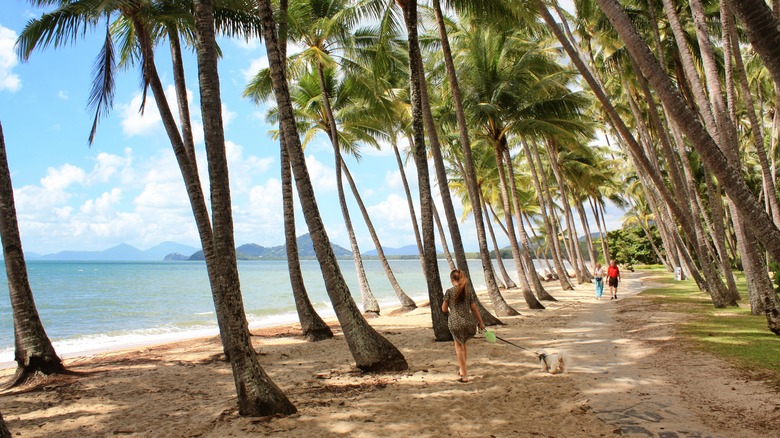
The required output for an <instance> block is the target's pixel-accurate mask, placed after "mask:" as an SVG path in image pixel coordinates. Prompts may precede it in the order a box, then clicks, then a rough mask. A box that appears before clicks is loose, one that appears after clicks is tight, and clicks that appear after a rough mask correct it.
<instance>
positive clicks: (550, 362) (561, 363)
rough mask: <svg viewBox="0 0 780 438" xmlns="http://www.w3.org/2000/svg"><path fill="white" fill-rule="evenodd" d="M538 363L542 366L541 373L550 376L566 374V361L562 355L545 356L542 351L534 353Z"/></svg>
mask: <svg viewBox="0 0 780 438" xmlns="http://www.w3.org/2000/svg"><path fill="white" fill-rule="evenodd" d="M536 357H537V358H539V363H540V364H541V365H542V371H544V372H546V373H550V374H561V373H564V372H566V359H564V357H563V354H562V353H553V354H547V352H546V351H544V350H539V351H537V352H536Z"/></svg>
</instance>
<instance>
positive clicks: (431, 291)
mask: <svg viewBox="0 0 780 438" xmlns="http://www.w3.org/2000/svg"><path fill="white" fill-rule="evenodd" d="M396 2H397V3H398V5H399V6H400V7H401V9H402V10H403V16H404V23H405V24H406V31H407V35H408V37H407V38H408V44H409V47H408V49H409V86H410V90H411V93H410V96H411V103H412V132H413V138H414V155H413V156H414V162H415V165H416V167H417V181H418V190H419V196H420V222H421V227H420V228H421V230H422V237H423V257H424V259H425V271H424V272H425V281H426V283H427V286H428V298H429V299H430V302H431V319H432V321H433V331H434V336H435V338H436V340H437V341H449V340H451V339H452V334H451V333H450V330H449V328H448V327H447V316H446V315H445V314H444V313H443V312H438V311H437V310H440V309H441V305H442V301H443V300H444V294H443V293H442V285H441V280H440V278H439V262H438V259H437V256H436V235H435V231H434V228H433V196H432V195H431V180H430V177H429V173H428V153H427V150H426V147H425V132H424V127H423V124H424V121H423V105H422V100H421V97H420V94H421V87H423V86H424V84H423V83H422V78H423V75H422V72H421V71H420V70H421V67H422V55H421V54H420V45H419V41H418V37H417V1H416V0H411V1H410V0H396Z"/></svg>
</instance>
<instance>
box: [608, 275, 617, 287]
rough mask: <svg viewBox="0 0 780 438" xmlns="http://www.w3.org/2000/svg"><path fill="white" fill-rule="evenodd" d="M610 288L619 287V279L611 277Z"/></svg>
mask: <svg viewBox="0 0 780 438" xmlns="http://www.w3.org/2000/svg"><path fill="white" fill-rule="evenodd" d="M608 284H609V287H617V285H618V278H617V277H609V282H608Z"/></svg>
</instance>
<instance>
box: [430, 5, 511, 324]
mask: <svg viewBox="0 0 780 438" xmlns="http://www.w3.org/2000/svg"><path fill="white" fill-rule="evenodd" d="M433 6H434V13H435V14H436V23H437V27H438V30H439V35H440V36H441V49H442V53H443V55H444V65H445V68H446V70H447V79H448V82H449V85H450V91H451V93H452V101H453V103H454V104H455V117H456V119H457V122H458V135H459V138H460V147H461V150H462V152H463V168H464V171H465V172H464V175H463V181H464V182H465V184H466V189H467V190H468V195H469V199H471V202H472V204H473V205H479V202H477V203H474V202H475V200H478V199H479V196H480V194H479V187H478V185H477V172H476V169H475V168H474V157H473V154H472V152H471V139H470V138H469V131H468V125H467V123H466V112H465V111H464V109H463V98H462V94H461V91H460V85H459V84H458V76H457V74H456V73H455V64H454V62H453V60H452V50H451V48H450V41H449V38H448V37H447V28H446V27H445V24H444V17H443V15H442V11H441V5H440V4H439V0H434V2H433ZM473 214H474V226H475V228H476V231H477V243H478V244H479V255H480V259H481V261H482V270H483V273H484V276H485V286H486V287H487V290H488V295H489V296H490V298H491V301H493V303H494V304H493V308H494V309H495V301H494V297H501V294H500V293H499V292H498V287H497V285H496V282H495V273H494V271H493V262H492V261H491V260H490V249H489V248H488V244H487V236H486V233H485V219H484V218H483V217H482V209H480V208H475V209H473ZM455 257H456V260H457V257H458V254H457V252H456V253H455ZM457 262H458V264H462V265H463V266H468V265H467V264H463V263H461V261H460V260H457ZM466 272H467V275H469V273H468V271H466ZM501 299H502V300H503V297H501ZM478 308H479V309H480V314H481V315H482V320H483V321H484V322H485V325H496V324H502V323H501V321H499V320H498V319H497V318H496V317H494V316H493V315H490V314H489V313H488V312H487V311H486V310H485V309H484V308H483V307H481V305H478ZM486 318H487V319H486Z"/></svg>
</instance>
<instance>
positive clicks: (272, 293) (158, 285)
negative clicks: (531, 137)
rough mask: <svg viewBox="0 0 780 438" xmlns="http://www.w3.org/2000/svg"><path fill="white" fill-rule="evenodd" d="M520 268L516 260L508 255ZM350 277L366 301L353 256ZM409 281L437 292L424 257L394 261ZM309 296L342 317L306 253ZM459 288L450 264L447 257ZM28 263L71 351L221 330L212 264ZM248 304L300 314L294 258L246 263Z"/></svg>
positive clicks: (478, 271) (384, 286)
mask: <svg viewBox="0 0 780 438" xmlns="http://www.w3.org/2000/svg"><path fill="white" fill-rule="evenodd" d="M507 263H508V264H507V269H508V270H510V274H513V272H514V270H513V267H514V265H513V264H512V262H511V261H508V262H507ZM339 264H340V266H341V270H342V272H343V274H344V277H345V279H346V281H347V283H348V285H349V287H350V290H351V291H352V295H353V297H354V298H355V301H356V302H357V303H358V305H359V306H360V305H361V299H360V290H359V288H358V285H357V278H356V274H355V267H354V263H353V262H352V260H340V261H339ZM364 266H365V269H366V275H367V276H368V279H369V283H370V285H371V289H372V292H373V293H374V295H375V296H376V298H377V301H378V302H379V304H380V307H382V308H383V309H386V308H388V307H395V306H397V305H398V300H397V299H396V297H395V293H394V292H393V289H392V287H391V286H390V283H389V282H388V280H387V276H386V275H385V273H384V270H383V269H382V266H381V264H380V263H379V261H377V260H364ZM390 266H391V267H392V269H393V273H394V274H395V276H396V279H397V280H398V282H399V284H400V285H401V287H402V288H403V289H404V291H405V292H406V294H407V295H409V296H410V297H412V298H413V299H415V301H418V302H419V301H422V300H427V289H426V285H425V278H424V276H423V273H422V268H421V266H420V261H419V260H418V259H415V260H391V261H390ZM301 268H302V271H303V276H304V279H305V281H306V288H307V292H308V293H309V298H310V299H311V301H312V303H313V304H314V306H315V308H316V309H317V311H318V312H319V313H320V315H322V316H323V317H329V316H333V315H334V312H333V310H332V308H331V306H330V301H329V300H328V296H327V293H326V291H325V286H324V283H323V280H322V276H321V273H320V269H319V264H318V263H317V261H315V260H303V261H301ZM439 269H440V271H441V277H442V282H443V285H444V287H445V288H447V287H449V280H448V274H449V267H448V265H447V263H446V261H444V260H441V261H440V262H439ZM469 269H470V272H471V275H472V277H473V278H472V282H473V283H474V286H475V287H476V288H478V289H479V288H480V287H484V277H483V275H482V266H481V263H480V262H479V260H470V261H469ZM27 270H28V274H29V279H30V285H31V287H32V290H33V296H34V297H35V303H36V306H37V308H38V313H39V314H40V317H41V320H42V321H43V324H44V327H45V329H46V333H47V334H48V336H49V338H50V339H51V340H52V342H53V343H54V347H55V349H56V350H57V352H58V354H60V356H62V357H73V356H79V355H84V354H89V353H91V352H98V351H105V350H112V349H121V348H127V347H132V346H138V345H148V344H154V343H161V342H169V341H174V340H180V339H187V338H193V337H200V336H210V335H213V334H216V333H217V323H216V317H215V314H214V303H213V301H212V298H211V291H210V288H209V283H208V276H207V273H206V266H205V264H204V263H202V262H60V261H29V262H28V263H27ZM0 272H2V273H0V368H5V367H10V366H13V365H14V364H13V349H14V337H13V336H14V334H13V333H14V332H13V317H12V313H11V305H10V300H9V294H8V284H7V279H6V276H5V270H4V269H2V270H0ZM239 274H240V279H241V290H242V293H243V297H244V307H245V310H246V314H247V319H248V320H249V323H250V327H252V328H257V327H264V326H272V325H277V324H284V323H292V322H296V321H297V314H296V312H295V303H294V301H293V297H292V291H291V288H290V281H289V275H288V271H287V263H286V261H240V262H239Z"/></svg>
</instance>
